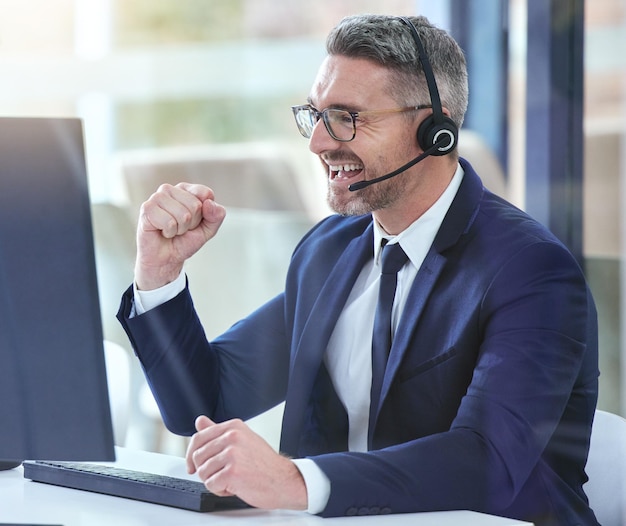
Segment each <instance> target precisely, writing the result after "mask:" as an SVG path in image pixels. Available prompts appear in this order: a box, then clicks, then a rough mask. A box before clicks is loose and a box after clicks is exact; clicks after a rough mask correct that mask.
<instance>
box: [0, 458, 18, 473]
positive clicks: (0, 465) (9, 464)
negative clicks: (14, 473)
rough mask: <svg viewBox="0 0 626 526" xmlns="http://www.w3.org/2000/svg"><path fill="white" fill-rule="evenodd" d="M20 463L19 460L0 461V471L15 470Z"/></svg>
mask: <svg viewBox="0 0 626 526" xmlns="http://www.w3.org/2000/svg"><path fill="white" fill-rule="evenodd" d="M21 463H22V461H21V460H0V471H5V470H7V469H13V468H16V467H17V466H19V465H20V464H21Z"/></svg>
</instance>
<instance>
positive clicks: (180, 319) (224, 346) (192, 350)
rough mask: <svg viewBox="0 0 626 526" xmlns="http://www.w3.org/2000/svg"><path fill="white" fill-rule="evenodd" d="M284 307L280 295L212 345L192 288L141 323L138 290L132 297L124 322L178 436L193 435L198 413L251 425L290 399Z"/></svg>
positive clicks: (127, 298)
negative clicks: (135, 312)
mask: <svg viewBox="0 0 626 526" xmlns="http://www.w3.org/2000/svg"><path fill="white" fill-rule="evenodd" d="M283 304H284V301H283V296H282V295H279V296H277V297H276V298H274V299H273V300H270V301H269V302H268V303H267V304H265V305H264V306H263V307H261V308H259V309H258V310H257V311H255V312H254V313H252V314H251V315H250V316H248V317H247V318H245V319H244V320H241V321H240V322H238V323H237V324H235V325H234V326H233V327H231V329H229V330H228V331H227V332H226V333H224V334H223V335H222V336H220V337H218V338H216V339H215V340H214V341H212V342H209V341H207V338H206V335H205V333H204V330H203V328H202V325H201V323H200V320H199V319H198V316H197V314H196V311H195V309H194V306H193V301H192V299H191V296H190V294H189V290H188V288H186V289H185V290H184V291H183V292H181V293H180V294H178V295H177V296H176V297H175V298H173V299H172V300H170V301H168V302H166V303H164V304H162V305H160V306H159V307H156V308H154V309H152V310H150V311H148V312H146V313H144V314H142V315H139V316H134V317H130V312H131V307H132V287H130V288H129V289H128V290H127V291H126V292H125V294H124V296H123V298H122V303H121V305H120V309H119V311H118V315H117V317H118V319H119V321H120V322H121V324H122V326H123V327H124V329H125V331H126V333H127V335H128V337H129V339H130V341H131V344H132V346H133V349H134V351H135V353H136V355H137V356H138V358H139V360H140V362H141V365H142V367H143V369H144V371H145V375H146V378H147V380H148V383H149V385H150V388H151V390H152V393H153V394H154V397H155V400H156V402H157V404H158V406H159V409H160V411H161V415H162V417H163V421H164V423H165V425H166V426H167V428H168V429H169V430H170V431H172V432H174V433H177V434H181V435H191V434H192V433H194V432H195V429H194V421H195V418H196V417H197V416H198V415H201V414H204V415H207V416H209V417H210V418H212V419H214V420H216V421H223V420H226V419H229V418H242V419H247V418H250V417H252V416H255V415H257V414H259V413H261V412H263V411H265V410H267V409H269V408H271V407H273V406H275V405H277V404H278V403H280V402H281V401H282V400H283V399H284V395H285V390H286V383H287V371H288V356H289V353H288V346H287V344H286V339H285V331H284V307H283Z"/></svg>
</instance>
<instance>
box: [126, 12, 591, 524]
mask: <svg viewBox="0 0 626 526" xmlns="http://www.w3.org/2000/svg"><path fill="white" fill-rule="evenodd" d="M411 23H412V24H414V25H415V26H416V27H417V32H418V35H414V34H413V33H412V31H413V29H412V28H411ZM420 46H423V47H424V48H425V53H422V52H419V47H420ZM327 48H328V56H327V58H326V59H325V60H324V62H323V64H322V65H321V68H320V70H319V72H318V75H317V77H316V79H315V82H314V84H313V88H312V91H311V93H310V96H309V101H308V104H306V105H304V106H299V107H295V108H294V114H295V116H296V121H297V123H298V126H299V128H300V131H301V132H302V133H303V135H305V136H306V137H310V149H311V151H312V152H313V153H315V154H316V155H317V156H318V157H319V159H320V161H321V164H322V168H323V170H324V172H325V173H326V176H327V179H328V201H329V203H330V205H331V206H332V207H333V209H334V210H335V211H336V212H337V213H338V215H334V216H331V217H329V218H327V219H325V220H323V221H321V222H320V223H319V224H318V225H317V226H316V227H315V228H313V229H312V230H311V232H309V233H308V234H307V235H306V236H305V237H304V239H303V240H302V241H301V242H300V244H299V245H298V247H297V248H296V249H295V251H294V254H293V257H292V261H291V264H290V269H289V272H288V276H287V280H286V285H285V291H284V293H282V294H280V295H279V296H277V297H276V298H274V299H272V300H271V301H269V302H268V303H267V304H265V305H264V306H262V307H260V308H259V309H258V310H257V311H256V312H254V313H252V314H251V315H250V316H248V317H247V318H245V319H244V320H242V321H240V322H239V323H237V324H236V325H234V326H233V327H232V328H231V329H230V330H229V331H227V332H226V333H225V334H224V335H222V336H221V337H219V338H217V339H215V340H214V341H212V342H207V340H206V337H205V335H204V332H203V330H202V327H201V326H200V323H199V321H198V319H197V317H196V315H195V312H194V309H193V304H192V301H191V298H190V296H189V292H188V289H187V287H186V283H185V276H184V274H183V273H182V266H183V262H184V261H185V260H186V259H187V258H188V257H190V256H191V255H193V254H194V253H195V252H196V251H197V250H198V249H199V248H200V247H201V246H203V245H204V243H206V242H207V241H208V240H210V239H211V238H212V237H213V236H214V235H215V234H216V233H217V231H218V229H219V227H220V225H221V222H222V220H223V219H224V216H225V210H224V209H223V207H221V206H220V205H219V204H218V203H217V201H216V200H215V198H216V196H214V195H213V192H212V191H211V190H210V189H209V188H206V187H203V186H199V185H189V184H184V183H182V184H179V185H177V186H174V187H172V186H168V185H166V186H163V187H161V188H160V189H159V191H157V192H156V193H155V194H154V195H153V196H152V197H151V198H150V199H149V200H148V201H147V202H146V203H144V205H143V207H142V210H141V214H140V222H139V228H138V236H137V240H138V255H137V263H136V270H135V286H134V290H133V288H131V289H129V290H128V291H127V292H126V294H125V296H124V299H123V302H122V305H121V307H120V312H119V313H118V317H119V319H120V320H121V322H122V323H123V324H124V326H125V328H126V330H127V332H128V335H129V337H130V339H131V341H132V343H133V346H134V348H135V350H136V352H137V354H138V356H139V358H140V360H141V362H142V365H143V367H144V369H145V371H146V375H147V378H148V380H149V382H150V384H151V387H152V389H153V391H154V393H155V397H156V400H157V402H158V404H159V406H160V409H161V412H162V415H163V418H164V421H165V423H166V424H167V425H168V427H169V428H170V429H171V430H172V431H174V432H177V433H180V434H189V435H191V434H193V437H192V438H191V441H190V445H189V449H188V454H187V463H188V467H189V470H190V472H197V473H198V475H199V476H200V478H201V479H202V480H203V481H204V482H205V485H206V486H207V488H209V489H210V490H212V491H214V492H215V493H218V494H220V495H230V494H236V495H238V496H239V497H241V498H242V499H243V500H245V501H246V502H248V503H249V504H251V505H253V506H257V507H262V508H291V509H302V510H304V509H307V510H308V511H309V512H312V513H320V514H322V515H324V516H338V515H345V514H348V515H350V514H376V513H390V512H391V513H401V512H413V511H427V510H448V509H471V510H477V511H482V512H486V513H491V514H496V515H503V516H508V517H512V518H520V519H526V520H530V521H534V522H535V524H537V525H548V524H559V525H562V524H578V523H581V524H586V525H589V524H596V521H595V517H594V515H593V512H592V511H591V510H590V509H589V506H588V504H587V499H586V496H585V495H584V492H583V490H582V485H583V483H584V482H585V481H586V475H585V472H584V465H585V462H586V457H587V451H588V445H589V435H590V429H591V422H592V418H593V414H594V409H595V405H596V398H597V379H598V369H597V326H596V314H595V308H594V305H593V300H592V298H591V295H590V293H589V291H588V289H587V286H586V283H585V279H584V277H583V274H582V272H581V270H580V268H579V267H578V265H577V264H576V262H575V260H574V258H573V257H572V256H571V255H570V253H569V252H568V251H567V250H566V249H565V247H564V246H563V245H562V244H561V243H560V242H559V241H558V240H556V239H555V238H554V236H552V235H551V234H550V233H549V232H548V231H547V230H546V229H545V228H543V227H542V226H540V225H539V224H538V223H536V222H534V221H533V220H532V219H530V218H529V217H528V216H526V215H525V214H524V213H523V212H521V211H519V210H517V209H516V208H514V207H513V206H512V205H510V204H508V203H506V202H505V201H503V200H502V199H500V198H498V197H496V196H495V195H493V194H491V193H490V192H488V191H487V190H485V188H484V187H483V186H482V183H481V182H480V179H479V178H478V176H477V175H476V173H475V172H474V170H473V169H472V167H471V166H470V165H469V163H467V162H466V161H465V160H463V159H459V157H458V154H457V152H456V149H455V148H454V147H455V146H456V127H460V126H461V124H462V121H463V115H464V113H465V109H466V105H467V80H466V70H465V61H464V58H463V53H462V51H461V50H460V49H459V47H458V46H457V45H456V43H455V42H454V41H453V40H452V39H451V38H450V37H449V36H448V35H447V34H446V33H445V32H443V31H441V30H438V29H437V28H435V27H433V26H432V25H430V24H429V22H428V21H427V20H426V19H425V18H422V17H419V18H412V19H411V22H409V21H407V20H401V19H398V18H396V17H384V16H371V15H364V16H356V17H348V18H346V19H344V20H343V21H341V22H340V23H339V25H338V26H337V27H336V28H335V29H333V31H332V32H331V34H330V35H329V38H328V41H327ZM419 55H421V56H419ZM428 59H430V60H428ZM429 64H431V65H432V70H433V71H434V74H435V76H436V86H431V85H430V79H429V78H428V74H427V72H425V70H426V69H428V65H429ZM437 88H438V91H437ZM439 95H440V103H441V107H439V104H438V100H437V99H438V97H439ZM438 114H440V115H438ZM433 118H434V119H435V120H434V121H433ZM435 121H436V122H435ZM423 124H426V125H427V128H429V129H428V130H427V131H426V132H424V129H423V126H422V125H423ZM440 125H441V127H442V128H441V129H440ZM442 130H443V131H442ZM416 131H417V135H416ZM431 132H432V133H431ZM424 136H427V137H426V139H424ZM441 137H443V138H441ZM425 152H426V153H427V154H433V155H428V156H426V157H424V155H423V154H424V153H425ZM417 159H421V162H417V163H416V164H414V165H412V166H410V167H404V163H407V162H408V161H411V160H417ZM399 166H401V167H402V170H400V171H399V173H398V174H397V175H395V176H393V177H383V180H378V179H377V178H379V177H382V176H387V175H388V174H390V173H392V172H394V171H397V170H396V169H397V168H398V167H399ZM374 179H376V180H377V182H375V183H372V184H369V183H367V184H369V186H367V187H363V186H362V185H360V184H356V183H361V182H362V181H369V182H372V181H373V180H374ZM355 185H356V186H355ZM351 186H352V189H350V187H351ZM359 186H360V188H359ZM355 188H359V189H355ZM381 240H387V246H385V247H384V248H381V245H382V244H384V243H381ZM394 245H396V246H395V247H394ZM397 245H399V246H400V247H401V248H402V251H399V250H398V247H397ZM391 247H394V248H391ZM208 250H210V244H209V248H208ZM391 251H393V252H394V253H400V252H404V253H405V254H406V256H402V257H405V258H408V261H406V260H405V259H403V260H400V263H399V266H400V267H401V268H400V270H399V271H398V272H397V289H396V290H395V299H394V300H393V309H392V310H391V313H392V316H391V318H392V321H391V322H387V323H391V328H390V329H389V325H387V327H388V330H387V331H385V330H379V329H378V328H376V329H375V330H374V327H378V323H379V320H380V318H382V317H383V316H384V314H379V313H377V312H376V311H377V302H378V288H379V281H382V280H383V278H381V276H380V272H381V270H380V265H381V260H385V258H386V254H388V253H390V252H391ZM381 253H382V256H381ZM405 261H406V262H405ZM385 272H386V271H385ZM390 275H395V271H392V272H391V274H390ZM384 279H385V280H387V278H386V277H385V278H384ZM382 288H383V287H381V289H382ZM206 293H207V294H210V293H211V292H210V291H206ZM381 295H382V292H381ZM381 301H382V300H381ZM216 308H219V304H218V298H216ZM384 310H385V309H382V308H381V311H384ZM389 310H390V309H387V312H389ZM379 316H380V318H379ZM389 331H391V333H393V340H392V343H391V344H389V343H387V344H386V345H387V348H386V350H385V351H384V352H383V355H382V356H383V357H382V358H380V356H381V355H380V353H379V352H378V349H379V347H380V346H381V345H383V347H384V344H379V343H378V342H379V339H380V336H381V334H383V333H385V332H389ZM389 346H390V347H389ZM381 364H382V365H381ZM283 400H285V401H286V403H285V412H284V418H283V427H282V435H281V451H282V454H277V453H276V452H274V451H273V450H272V448H271V447H270V446H269V445H268V444H266V443H265V442H264V441H263V440H262V439H261V438H260V437H258V436H257V435H255V434H254V433H253V432H252V431H251V430H250V429H249V428H248V427H247V426H246V425H245V424H244V423H243V422H242V421H241V420H237V419H238V418H241V419H247V418H249V417H251V416H254V415H256V414H258V413H260V412H262V411H264V410H266V409H269V408H270V407H273V406H274V405H276V404H278V403H279V402H281V401H283Z"/></svg>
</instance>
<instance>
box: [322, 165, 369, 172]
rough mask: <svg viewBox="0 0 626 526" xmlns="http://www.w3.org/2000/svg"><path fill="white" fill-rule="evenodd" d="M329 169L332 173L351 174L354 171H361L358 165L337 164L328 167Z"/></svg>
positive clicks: (361, 167)
mask: <svg viewBox="0 0 626 526" xmlns="http://www.w3.org/2000/svg"><path fill="white" fill-rule="evenodd" d="M330 169H331V170H332V171H333V172H342V171H343V172H353V171H355V170H362V169H363V166H361V165H360V164H338V165H330Z"/></svg>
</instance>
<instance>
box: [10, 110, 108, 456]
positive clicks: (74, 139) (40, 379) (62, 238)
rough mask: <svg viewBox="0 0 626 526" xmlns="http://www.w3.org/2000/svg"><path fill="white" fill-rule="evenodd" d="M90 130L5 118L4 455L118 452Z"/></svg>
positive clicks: (74, 123)
mask: <svg viewBox="0 0 626 526" xmlns="http://www.w3.org/2000/svg"><path fill="white" fill-rule="evenodd" d="M83 144H84V143H83V131H82V124H81V121H80V120H78V119H71V118H70V119H56V118H50V119H47V118H0V460H2V459H4V460H9V459H19V460H24V459H33V460H44V459H45V460H113V459H114V447H113V431H112V425H111V414H110V407H109V400H108V393H107V382H106V372H105V361H104V351H103V342H102V326H101V318H100V308H99V303H98V290H97V280H96V268H95V257H94V244H93V235H92V226H91V215H90V205H89V195H88V187H87V174H86V166H85V153H84V147H83Z"/></svg>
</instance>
